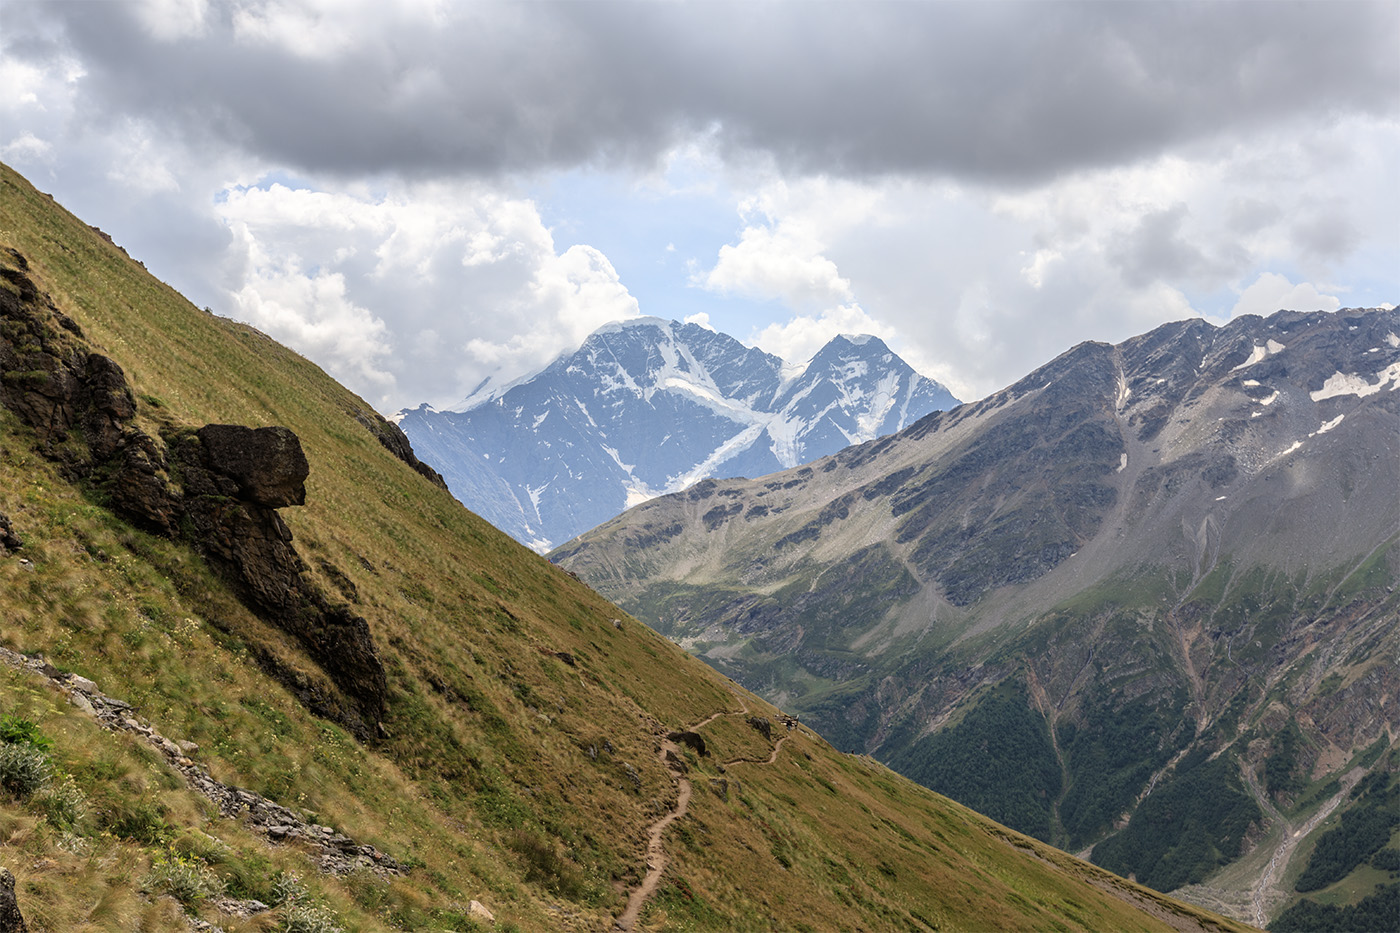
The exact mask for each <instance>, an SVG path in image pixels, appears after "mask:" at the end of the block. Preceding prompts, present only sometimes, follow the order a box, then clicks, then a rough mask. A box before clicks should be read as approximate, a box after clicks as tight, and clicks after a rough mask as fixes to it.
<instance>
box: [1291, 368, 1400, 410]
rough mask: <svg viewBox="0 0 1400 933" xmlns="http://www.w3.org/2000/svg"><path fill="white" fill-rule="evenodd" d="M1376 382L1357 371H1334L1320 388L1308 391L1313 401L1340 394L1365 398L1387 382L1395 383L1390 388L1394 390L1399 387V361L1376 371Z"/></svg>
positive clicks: (1382, 387) (1383, 386)
mask: <svg viewBox="0 0 1400 933" xmlns="http://www.w3.org/2000/svg"><path fill="white" fill-rule="evenodd" d="M1376 377H1377V379H1378V380H1379V381H1378V382H1375V383H1372V382H1371V381H1370V380H1368V379H1367V378H1366V377H1365V376H1362V375H1359V374H1357V373H1343V372H1335V373H1333V374H1332V375H1330V376H1328V377H1327V381H1326V382H1324V383H1323V384H1322V388H1320V389H1318V390H1317V391H1316V392H1309V393H1308V394H1309V395H1310V396H1312V400H1313V401H1314V402H1320V401H1322V400H1323V399H1328V398H1336V397H1338V396H1341V395H1355V396H1357V397H1359V398H1365V397H1366V396H1368V395H1375V394H1376V393H1377V392H1379V391H1380V390H1381V389H1384V388H1385V387H1386V384H1387V383H1392V382H1393V383H1395V384H1394V385H1392V386H1391V387H1390V388H1391V390H1392V391H1394V390H1395V389H1397V388H1400V363H1392V364H1391V365H1389V366H1387V367H1386V368H1385V369H1383V370H1381V371H1380V372H1378V373H1376Z"/></svg>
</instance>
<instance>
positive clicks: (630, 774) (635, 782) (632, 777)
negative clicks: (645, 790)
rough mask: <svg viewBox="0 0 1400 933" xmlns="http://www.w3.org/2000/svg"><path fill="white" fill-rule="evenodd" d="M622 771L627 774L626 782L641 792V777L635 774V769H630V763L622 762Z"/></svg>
mask: <svg viewBox="0 0 1400 933" xmlns="http://www.w3.org/2000/svg"><path fill="white" fill-rule="evenodd" d="M622 770H623V771H625V772H626V773H627V780H629V781H631V782H632V786H633V787H634V788H636V789H637V790H641V789H642V776H641V775H640V774H638V773H637V769H636V768H634V767H632V763H631V762H629V761H624V762H623V763H622Z"/></svg>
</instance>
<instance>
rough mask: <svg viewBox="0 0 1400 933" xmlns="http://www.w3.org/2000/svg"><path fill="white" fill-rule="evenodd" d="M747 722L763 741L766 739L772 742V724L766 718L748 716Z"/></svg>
mask: <svg viewBox="0 0 1400 933" xmlns="http://www.w3.org/2000/svg"><path fill="white" fill-rule="evenodd" d="M748 721H749V725H751V726H753V727H754V728H755V729H757V730H758V733H759V734H760V735H762V736H763V737H764V738H765V739H768V740H770V741H771V740H772V738H773V724H772V723H771V722H769V721H768V719H767V717H763V716H750V717H749V720H748Z"/></svg>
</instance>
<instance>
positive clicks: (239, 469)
mask: <svg viewBox="0 0 1400 933" xmlns="http://www.w3.org/2000/svg"><path fill="white" fill-rule="evenodd" d="M195 435H196V436H197V437H198V438H199V442H200V444H202V445H203V448H204V463H205V464H206V465H207V466H208V468H209V469H210V470H211V471H212V472H213V473H214V474H215V475H217V476H218V477H220V478H222V479H223V480H225V481H227V482H228V483H232V484H233V487H234V488H233V489H232V490H231V491H230V494H231V495H234V496H236V497H237V498H239V499H242V500H244V501H246V502H252V503H255V504H257V505H261V506H266V507H267V508H269V509H280V508H282V507H283V506H287V505H305V504H306V478H307V477H308V476H310V475H311V467H310V466H309V465H308V464H307V462H306V454H304V453H302V450H301V441H300V440H298V438H297V436H296V435H295V434H293V433H292V432H291V431H290V430H288V429H287V428H276V427H273V428H248V427H244V426H243V425H239V424H206V425H205V426H204V427H202V428H200V429H199V430H198V431H196V432H195Z"/></svg>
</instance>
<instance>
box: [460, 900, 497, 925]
mask: <svg viewBox="0 0 1400 933" xmlns="http://www.w3.org/2000/svg"><path fill="white" fill-rule="evenodd" d="M467 916H468V917H471V918H472V919H473V920H476V921H479V922H481V923H495V922H496V915H495V914H493V913H491V911H490V910H488V909H487V907H486V905H485V904H483V903H481V901H472V902H471V903H470V904H468V905H467Z"/></svg>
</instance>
